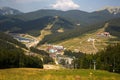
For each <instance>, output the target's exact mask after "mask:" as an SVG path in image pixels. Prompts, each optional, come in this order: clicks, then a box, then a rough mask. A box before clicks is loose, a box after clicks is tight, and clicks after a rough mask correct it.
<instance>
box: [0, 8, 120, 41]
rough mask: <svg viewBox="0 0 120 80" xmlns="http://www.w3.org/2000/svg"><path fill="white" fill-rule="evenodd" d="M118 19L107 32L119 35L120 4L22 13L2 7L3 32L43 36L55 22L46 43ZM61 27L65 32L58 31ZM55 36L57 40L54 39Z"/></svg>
mask: <svg viewBox="0 0 120 80" xmlns="http://www.w3.org/2000/svg"><path fill="white" fill-rule="evenodd" d="M11 11H12V12H11ZM13 13H14V14H13ZM116 18H117V19H116ZM114 19H115V20H117V22H116V25H117V27H115V26H116V25H114V27H113V26H112V27H109V28H108V29H107V31H111V32H114V34H115V35H116V34H117V33H116V31H117V30H119V26H118V24H119V19H120V7H109V8H104V9H102V10H98V11H94V12H91V13H89V12H85V11H80V10H69V11H60V10H50V9H49V10H47V9H41V10H38V11H34V12H29V13H22V12H21V11H19V10H15V9H12V8H8V7H7V8H6V7H5V8H1V9H0V31H3V32H12V33H28V34H30V35H33V36H39V35H40V31H41V30H42V29H44V28H45V27H46V26H48V25H52V28H51V31H52V34H50V35H47V36H46V37H45V38H44V40H43V42H42V43H44V41H45V42H46V39H47V41H48V42H54V41H59V40H64V39H68V38H72V37H76V36H79V35H81V34H84V33H86V32H88V31H92V30H96V29H98V28H101V27H102V26H103V25H104V23H105V22H108V21H110V22H114ZM114 23H115V22H114ZM60 29H62V30H63V31H62V32H58V31H59V30H60ZM113 30H114V31H113ZM55 36H56V39H55V40H53V39H54V37H55Z"/></svg>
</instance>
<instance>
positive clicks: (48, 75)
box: [0, 68, 120, 80]
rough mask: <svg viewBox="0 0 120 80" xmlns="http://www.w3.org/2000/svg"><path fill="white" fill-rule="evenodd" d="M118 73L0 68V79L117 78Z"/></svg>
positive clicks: (71, 79) (105, 79)
mask: <svg viewBox="0 0 120 80" xmlns="http://www.w3.org/2000/svg"><path fill="white" fill-rule="evenodd" d="M119 79H120V74H116V73H110V72H107V71H100V70H96V71H94V70H83V69H79V70H77V69H75V70H74V69H64V70H44V69H36V68H35V69H33V68H12V69H1V70H0V80H119Z"/></svg>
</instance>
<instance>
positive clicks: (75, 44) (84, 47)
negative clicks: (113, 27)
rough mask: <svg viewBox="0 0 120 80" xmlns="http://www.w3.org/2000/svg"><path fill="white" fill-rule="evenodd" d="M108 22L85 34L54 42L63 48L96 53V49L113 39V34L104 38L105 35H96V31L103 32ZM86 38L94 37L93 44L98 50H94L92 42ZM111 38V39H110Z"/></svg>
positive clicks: (101, 47) (102, 47)
mask: <svg viewBox="0 0 120 80" xmlns="http://www.w3.org/2000/svg"><path fill="white" fill-rule="evenodd" d="M108 25H109V23H106V24H105V25H104V27H103V28H101V29H98V30H96V31H92V32H89V33H87V34H84V35H82V36H80V37H76V38H72V39H69V40H66V41H62V42H58V43H56V44H58V45H63V46H64V47H65V48H67V49H70V50H75V49H77V50H79V51H81V52H84V53H96V52H97V51H99V50H101V49H104V48H105V47H106V46H107V45H108V44H109V43H110V42H111V40H112V39H113V40H114V39H115V37H114V36H111V38H105V37H97V33H100V32H105V29H106V27H108ZM88 38H94V39H96V41H95V46H96V48H97V49H98V50H95V49H94V47H93V46H92V42H88V41H87V40H88ZM110 39H111V40H110Z"/></svg>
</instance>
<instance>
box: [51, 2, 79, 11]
mask: <svg viewBox="0 0 120 80" xmlns="http://www.w3.org/2000/svg"><path fill="white" fill-rule="evenodd" d="M79 7H80V6H79V5H78V4H76V3H75V2H74V1H73V0H57V2H56V3H55V4H53V5H52V8H54V9H60V10H71V9H78V8H79Z"/></svg>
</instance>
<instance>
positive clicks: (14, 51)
mask: <svg viewBox="0 0 120 80" xmlns="http://www.w3.org/2000/svg"><path fill="white" fill-rule="evenodd" d="M16 46H20V47H16ZM21 48H26V47H25V45H23V44H21V43H20V42H18V41H16V40H15V39H13V38H12V37H11V36H9V35H7V34H4V33H0V68H2V69H3V68H19V67H30V68H43V63H42V61H41V59H39V58H38V57H34V56H27V55H25V53H24V51H23V50H22V49H21Z"/></svg>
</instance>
